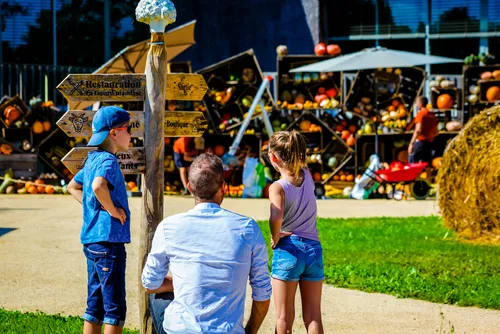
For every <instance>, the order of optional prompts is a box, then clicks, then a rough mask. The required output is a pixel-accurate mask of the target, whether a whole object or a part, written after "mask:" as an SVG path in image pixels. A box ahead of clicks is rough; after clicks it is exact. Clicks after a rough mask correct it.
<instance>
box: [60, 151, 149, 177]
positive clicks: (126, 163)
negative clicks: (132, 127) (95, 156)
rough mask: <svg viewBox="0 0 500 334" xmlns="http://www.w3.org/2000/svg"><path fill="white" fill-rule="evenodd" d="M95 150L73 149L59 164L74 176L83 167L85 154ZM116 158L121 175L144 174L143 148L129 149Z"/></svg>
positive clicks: (119, 153)
mask: <svg viewBox="0 0 500 334" xmlns="http://www.w3.org/2000/svg"><path fill="white" fill-rule="evenodd" d="M96 149H97V148H96V147H75V148H73V149H72V150H71V151H69V152H68V154H66V155H65V156H64V158H62V159H61V162H62V163H63V164H64V166H66V168H68V170H69V171H70V172H71V173H73V174H76V173H78V171H79V170H80V169H82V168H83V166H84V165H85V160H86V159H87V154H88V153H89V152H90V151H93V150H96ZM116 156H117V157H118V163H119V164H120V168H121V170H122V173H123V174H138V173H144V171H145V169H146V166H145V163H144V149H143V148H131V149H129V150H128V151H126V152H118V153H117V154H116Z"/></svg>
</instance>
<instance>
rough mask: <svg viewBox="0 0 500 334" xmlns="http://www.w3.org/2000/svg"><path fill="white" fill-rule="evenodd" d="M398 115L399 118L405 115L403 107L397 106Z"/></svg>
mask: <svg viewBox="0 0 500 334" xmlns="http://www.w3.org/2000/svg"><path fill="white" fill-rule="evenodd" d="M398 116H399V118H404V117H406V109H405V107H403V106H399V108H398Z"/></svg>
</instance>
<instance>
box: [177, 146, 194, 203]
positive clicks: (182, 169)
mask: <svg viewBox="0 0 500 334" xmlns="http://www.w3.org/2000/svg"><path fill="white" fill-rule="evenodd" d="M196 155H197V151H196V147H195V142H194V139H193V138H191V137H181V138H179V139H177V140H176V141H175V142H174V162H175V166H177V168H178V169H179V174H180V176H181V182H182V185H183V186H184V192H183V195H189V190H188V188H187V183H188V173H189V166H191V163H192V162H193V160H194V158H195V157H196Z"/></svg>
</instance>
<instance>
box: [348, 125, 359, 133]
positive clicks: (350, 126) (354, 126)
mask: <svg viewBox="0 0 500 334" xmlns="http://www.w3.org/2000/svg"><path fill="white" fill-rule="evenodd" d="M349 131H350V132H351V133H352V134H354V133H356V131H358V128H356V125H354V124H351V125H349Z"/></svg>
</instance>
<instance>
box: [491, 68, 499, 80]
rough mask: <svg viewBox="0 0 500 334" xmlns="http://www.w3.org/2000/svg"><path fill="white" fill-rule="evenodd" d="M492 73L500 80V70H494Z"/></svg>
mask: <svg viewBox="0 0 500 334" xmlns="http://www.w3.org/2000/svg"><path fill="white" fill-rule="evenodd" d="M492 75H493V78H494V79H495V80H500V70H495V71H493V73H492Z"/></svg>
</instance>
